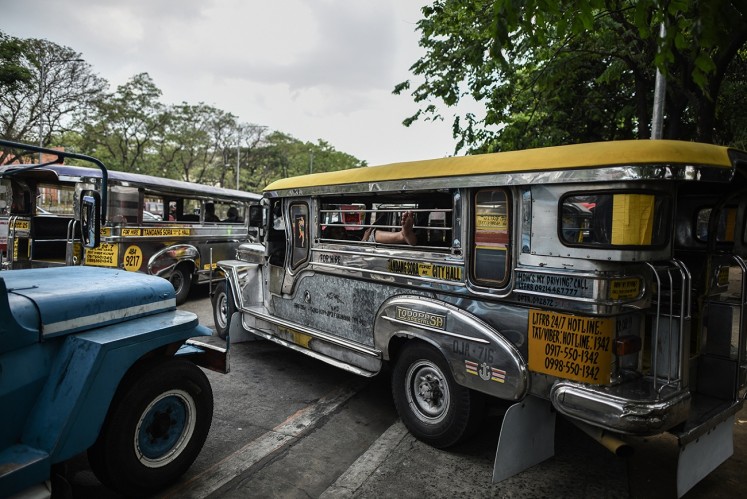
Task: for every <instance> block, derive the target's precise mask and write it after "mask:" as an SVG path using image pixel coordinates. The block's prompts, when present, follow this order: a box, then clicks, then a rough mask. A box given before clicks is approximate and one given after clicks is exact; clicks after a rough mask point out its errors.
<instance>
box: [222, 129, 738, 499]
mask: <svg viewBox="0 0 747 499" xmlns="http://www.w3.org/2000/svg"><path fill="white" fill-rule="evenodd" d="M745 173H747V154H745V153H744V152H740V151H735V150H732V149H728V148H725V147H717V146H712V145H706V144H696V143H688V142H677V141H622V142H609V143H597V144H583V145H572V146H563V147H553V148H544V149H535V150H527V151H516V152H507V153H498V154H487V155H476V156H468V157H462V158H444V159H438V160H431V161H419V162H411V163H402V164H393V165H386V166H380V167H368V168H360V169H355V170H345V171H338V172H331V173H321V174H315V175H308V176H302V177H296V178H289V179H283V180H279V181H277V182H274V183H272V184H270V185H269V186H267V187H266V189H265V191H264V199H263V201H262V210H263V211H262V214H261V215H262V216H261V217H255V220H261V222H259V229H260V232H261V234H262V239H261V243H251V244H244V245H242V246H241V248H240V249H239V251H238V256H239V258H237V259H236V260H225V261H220V262H218V266H219V267H220V268H221V269H223V271H224V272H225V274H226V276H227V282H226V283H225V284H224V285H223V286H221V287H219V291H220V292H221V293H216V295H215V302H214V313H215V316H216V325H221V326H222V331H221V333H222V334H226V333H228V335H229V337H234V338H236V337H241V336H244V335H247V333H249V334H251V335H254V336H258V337H262V338H266V339H268V340H271V341H274V342H277V343H279V344H281V345H284V346H286V347H288V348H291V349H294V350H297V351H299V352H303V353H305V354H307V355H310V356H312V357H314V358H317V359H319V360H322V361H324V362H327V363H329V364H332V365H335V366H338V367H340V368H342V369H345V370H348V371H351V372H354V373H357V374H360V375H362V376H373V375H376V374H377V373H379V372H381V370H382V369H383V367H384V365H385V364H391V366H392V371H391V372H392V392H393V395H394V402H395V405H396V407H397V410H398V412H399V414H400V416H401V418H402V420H403V422H404V424H405V425H406V426H407V428H408V429H409V430H410V432H412V433H413V434H414V435H415V436H417V437H418V438H419V439H421V440H423V441H425V442H428V443H430V444H432V445H434V446H437V447H447V446H450V445H453V444H454V443H456V442H458V441H460V440H462V439H463V438H465V437H466V436H468V435H469V434H470V433H471V432H472V430H473V429H474V428H475V427H476V425H477V424H478V422H479V421H480V419H481V415H482V412H483V408H484V401H485V397H486V396H490V397H496V398H498V399H502V400H506V401H509V402H511V403H512V404H513V405H511V407H510V408H509V409H508V412H507V413H506V416H505V418H504V419H503V422H502V428H501V434H500V441H499V443H498V450H497V454H496V462H495V469H494V477H493V478H494V480H495V481H500V480H503V479H505V478H507V477H509V476H512V475H513V474H515V473H518V472H520V471H522V470H524V469H526V468H528V467H529V466H532V465H534V464H536V463H538V462H540V461H542V460H544V459H546V458H547V457H550V456H552V454H553V453H554V444H553V442H554V428H555V417H556V415H557V414H560V415H562V416H564V417H566V418H568V419H569V420H570V421H572V422H574V423H576V424H577V425H578V426H580V427H581V428H582V429H584V430H585V431H586V432H587V433H589V434H590V435H593V436H595V437H596V438H597V439H598V440H599V441H601V442H604V443H606V444H607V445H608V446H610V447H612V448H614V449H615V450H616V451H620V450H621V449H626V448H627V447H626V443H625V442H624V437H625V436H626V435H654V434H660V433H664V432H669V433H671V434H672V435H674V436H675V437H676V438H677V440H678V442H679V445H680V455H679V462H678V483H677V486H678V492H679V494H680V495H682V494H684V493H685V492H686V491H687V490H689V489H690V488H691V487H692V485H694V484H695V483H697V482H698V481H699V480H700V479H701V478H702V477H703V476H705V475H707V474H708V473H710V472H711V471H712V470H713V469H714V468H715V467H716V466H718V464H720V463H721V462H723V461H724V460H725V459H727V458H728V457H729V456H730V455H731V453H732V434H733V424H734V417H735V414H736V413H737V412H738V411H739V410H740V409H741V407H742V405H743V400H744V393H745V382H746V381H747V370H746V367H745V365H746V363H745V360H746V359H747V351H746V350H747V341H746V340H745V335H746V334H747V333H745V330H746V328H745V320H747V319H746V318H745V305H744V304H745V300H746V299H747V296H745V272H747V262H746V261H745V257H747V232H746V231H745V225H747V196H745V189H746V188H747V181H746V180H745V179H746V178H747V175H745ZM361 213H362V214H363V215H360V214H361ZM345 214H350V217H349V220H348V217H346V216H344V215H345ZM340 228H341V229H343V230H339V229H340ZM730 275H732V277H733V278H734V279H735V280H736V287H735V288H733V289H735V290H736V291H735V292H733V291H731V290H730V288H729V287H728V285H729V277H730Z"/></svg>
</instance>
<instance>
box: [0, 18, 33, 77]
mask: <svg viewBox="0 0 747 499" xmlns="http://www.w3.org/2000/svg"><path fill="white" fill-rule="evenodd" d="M22 59H23V45H22V43H21V41H20V40H18V39H16V38H12V37H9V36H6V35H5V34H4V33H3V32H2V31H0V92H5V91H13V90H15V89H16V88H18V85H20V84H23V83H28V82H30V81H31V78H32V74H31V71H30V70H29V69H28V68H27V67H25V66H24V65H23V62H22Z"/></svg>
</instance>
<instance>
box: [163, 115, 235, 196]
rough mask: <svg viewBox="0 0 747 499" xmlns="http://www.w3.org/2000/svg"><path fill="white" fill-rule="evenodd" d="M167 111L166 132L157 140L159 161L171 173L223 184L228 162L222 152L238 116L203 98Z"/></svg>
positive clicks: (168, 173) (175, 176)
mask: <svg viewBox="0 0 747 499" xmlns="http://www.w3.org/2000/svg"><path fill="white" fill-rule="evenodd" d="M165 115H166V119H165V120H164V136H163V140H161V141H159V142H157V143H156V156H157V157H156V159H155V162H156V163H158V164H159V165H160V167H161V168H162V169H165V170H166V171H167V176H169V177H172V178H178V179H180V180H185V181H187V182H197V183H201V184H219V185H221V186H223V180H224V177H225V162H224V161H223V155H222V154H221V152H222V151H223V150H224V147H225V144H226V143H227V142H228V141H229V140H230V135H231V130H233V129H235V127H236V126H235V123H236V118H235V116H233V115H232V114H230V113H226V112H225V111H221V110H220V109H217V108H214V107H212V106H208V105H206V104H204V103H202V102H201V103H199V104H197V105H191V104H188V103H186V102H182V103H181V104H179V105H176V106H172V107H171V108H169V109H168V110H166V111H165ZM216 172H217V175H216Z"/></svg>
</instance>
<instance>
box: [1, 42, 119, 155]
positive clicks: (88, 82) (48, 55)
mask: <svg viewBox="0 0 747 499" xmlns="http://www.w3.org/2000/svg"><path fill="white" fill-rule="evenodd" d="M2 47H4V48H3V49H0V60H1V61H2V67H3V68H10V74H11V75H12V74H15V75H17V76H19V77H18V78H15V77H13V76H10V77H9V78H11V79H12V78H15V79H14V80H13V83H12V84H10V85H7V86H5V87H4V88H3V89H2V91H1V92H0V136H2V137H3V138H4V139H6V140H12V141H16V142H30V143H36V144H40V145H42V146H47V145H55V144H53V142H54V141H53V140H52V138H53V137H54V136H56V135H59V134H60V133H64V132H65V131H69V130H72V129H76V128H78V127H79V126H80V123H81V120H83V119H85V116H86V113H87V111H88V110H89V109H90V108H91V106H92V103H93V101H94V100H95V99H96V98H97V97H98V96H99V95H100V94H101V92H102V91H103V89H104V88H105V86H106V82H105V80H103V79H101V78H99V77H98V76H96V75H94V74H93V73H91V70H90V66H89V65H88V64H87V63H86V62H85V61H83V60H82V59H80V54H78V53H76V52H75V51H73V50H72V49H70V48H67V47H62V46H60V45H56V44H54V43H52V42H49V41H47V40H38V39H26V40H18V39H12V40H10V39H9V40H6V41H4V42H3V43H2ZM8 57H9V58H8ZM9 81H10V80H9ZM6 159H8V160H10V159H11V158H4V157H3V156H0V162H2V161H4V160H6Z"/></svg>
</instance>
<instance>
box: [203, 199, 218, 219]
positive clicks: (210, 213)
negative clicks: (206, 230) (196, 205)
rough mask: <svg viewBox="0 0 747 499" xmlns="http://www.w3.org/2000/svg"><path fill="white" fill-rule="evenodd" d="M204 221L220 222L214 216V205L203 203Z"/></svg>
mask: <svg viewBox="0 0 747 499" xmlns="http://www.w3.org/2000/svg"><path fill="white" fill-rule="evenodd" d="M205 221H206V222H220V218H218V216H217V215H216V214H215V205H214V204H213V203H205Z"/></svg>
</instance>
